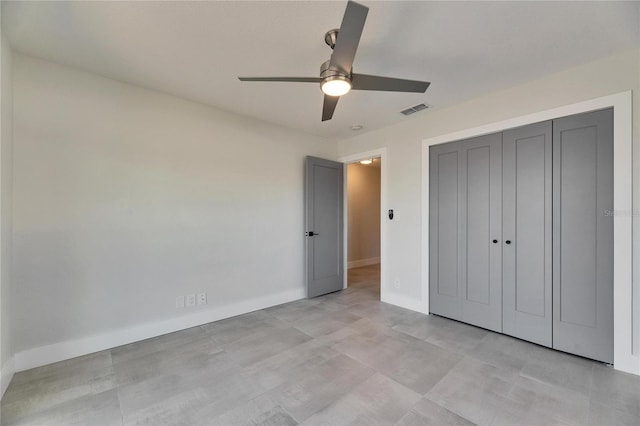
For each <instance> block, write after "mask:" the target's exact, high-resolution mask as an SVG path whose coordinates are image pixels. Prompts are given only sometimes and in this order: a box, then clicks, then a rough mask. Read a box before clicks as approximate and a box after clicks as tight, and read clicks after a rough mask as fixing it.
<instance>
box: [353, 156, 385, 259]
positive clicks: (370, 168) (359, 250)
mask: <svg viewBox="0 0 640 426" xmlns="http://www.w3.org/2000/svg"><path fill="white" fill-rule="evenodd" d="M376 161H377V162H378V163H377V164H375V163H374V164H369V165H363V164H360V163H352V164H348V165H347V204H348V208H347V212H348V220H349V223H348V225H349V226H348V227H347V229H348V233H349V235H348V236H347V238H348V241H349V244H348V251H349V253H348V256H347V259H348V263H349V267H358V266H364V265H367V264H373V263H378V262H379V261H380V164H379V161H380V160H379V159H377V160H376Z"/></svg>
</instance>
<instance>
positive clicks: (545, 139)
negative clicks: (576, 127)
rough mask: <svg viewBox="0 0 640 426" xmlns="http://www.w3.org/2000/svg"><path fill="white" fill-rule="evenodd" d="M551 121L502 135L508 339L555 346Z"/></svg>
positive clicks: (506, 330)
mask: <svg viewBox="0 0 640 426" xmlns="http://www.w3.org/2000/svg"><path fill="white" fill-rule="evenodd" d="M551 133H552V132H551V121H546V122H543V123H536V124H532V125H529V126H525V127H520V128H517V129H512V130H507V131H505V132H504V133H503V151H502V155H503V171H502V173H503V175H502V176H503V228H502V232H503V239H504V241H502V242H501V243H502V244H503V247H502V248H503V254H502V261H503V275H502V280H503V281H502V285H503V287H502V288H503V293H502V297H503V314H502V315H503V317H502V327H503V331H504V333H505V334H509V335H511V336H515V337H518V338H520V339H524V340H528V341H530V342H534V343H538V344H541V345H545V346H551V344H552V326H553V322H552V307H551V293H552V289H551V282H552V281H551V278H552V269H551V261H552V246H551V245H552V241H551V220H552V209H551V207H552V206H551V202H552V199H551V195H552V180H551V177H552V173H551V172H552V168H551V158H552V143H551V136H552V135H551Z"/></svg>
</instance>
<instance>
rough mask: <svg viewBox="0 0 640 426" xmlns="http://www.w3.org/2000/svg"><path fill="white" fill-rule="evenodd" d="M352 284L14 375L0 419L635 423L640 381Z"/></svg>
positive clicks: (361, 271)
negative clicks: (400, 303)
mask: <svg viewBox="0 0 640 426" xmlns="http://www.w3.org/2000/svg"><path fill="white" fill-rule="evenodd" d="M350 278H351V282H352V285H351V286H350V287H349V289H347V290H345V291H342V292H339V293H334V294H330V295H327V296H324V297H320V298H317V299H313V300H300V301H297V302H293V303H288V304H285V305H281V306H276V307H273V308H270V309H265V310H262V311H257V312H253V313H250V314H246V315H242V316H239V317H235V318H231V319H227V320H224V321H218V322H215V323H211V324H207V325H203V326H201V327H196V328H192V329H189V330H185V331H181V332H178V333H173V334H169V335H166V336H161V337H157V338H154V339H149V340H146V341H143V342H138V343H133V344H130V345H126V346H122V347H118V348H115V349H112V350H108V351H103V352H99V353H95V354H92V355H87V356H84V357H81V358H76V359H72V360H69V361H64V362H60V363H57V364H53V365H49V366H45V367H40V368H37V369H34V370H30V371H25V372H22V373H18V374H16V376H15V377H14V380H13V382H12V383H11V385H10V386H9V389H8V391H7V393H6V395H5V397H4V398H3V400H2V425H40V424H53V425H65V426H67V425H131V424H148V425H164V424H180V425H191V424H194V425H236V424H264V425H296V424H305V425H324V424H360V425H427V424H434V425H447V424H452V425H467V424H474V423H475V424H480V425H485V424H487V425H493V424H496V425H513V424H524V425H543V424H563V425H564V424H580V425H582V424H593V425H617V424H622V425H624V424H628V425H640V377H636V376H632V375H629V374H625V373H620V372H617V371H615V370H613V369H611V368H609V367H606V366H604V365H602V364H600V363H596V362H592V361H589V360H586V359H583V358H578V357H574V356H571V355H567V354H564V353H560V352H555V351H552V350H549V349H545V348H542V347H540V346H536V345H533V344H529V343H526V342H523V341H520V340H517V339H513V338H510V337H507V336H503V335H499V334H495V333H492V332H488V331H485V330H482V329H478V328H475V327H472V326H468V325H465V324H461V323H458V322H455V321H450V320H447V319H444V318H440V317H436V316H425V315H421V314H417V313H415V312H411V311H407V310H404V309H401V308H397V307H394V306H391V305H387V304H383V303H381V302H380V301H379V298H380V293H379V288H378V282H379V269H378V268H377V267H376V266H372V267H363V268H357V269H352V270H351V271H350Z"/></svg>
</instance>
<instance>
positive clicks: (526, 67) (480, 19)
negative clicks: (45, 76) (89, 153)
mask: <svg viewBox="0 0 640 426" xmlns="http://www.w3.org/2000/svg"><path fill="white" fill-rule="evenodd" d="M361 3H363V4H365V5H367V6H369V8H370V10H369V16H368V19H367V23H366V25H365V28H364V33H363V36H362V40H361V43H360V48H359V49H358V53H357V55H356V59H355V62H354V71H355V72H360V73H364V74H378V75H385V76H391V77H399V78H409V79H417V80H427V81H431V82H432V85H431V87H430V88H429V90H427V93H426V94H398V93H385V92H352V93H350V94H348V95H346V96H344V97H343V98H342V99H341V100H340V102H339V103H338V107H337V109H336V112H335V115H334V118H333V120H331V121H328V122H324V123H321V121H320V114H321V109H322V94H321V92H320V90H319V87H318V86H317V85H315V84H304V83H302V84H299V83H296V84H290V83H248V82H245V83H242V82H240V81H238V80H237V78H236V77H237V76H239V75H243V76H317V75H318V73H319V67H320V64H321V63H322V62H323V61H325V60H327V59H328V58H329V56H330V53H331V50H330V49H329V47H327V46H326V45H325V44H324V40H323V37H324V33H325V32H326V31H327V30H329V29H331V28H336V27H339V26H340V22H341V20H342V15H343V13H344V9H345V6H346V1H339V2H333V1H321V2H317V1H314V2H311V1H285V2H273V1H256V2H248V1H228V2H224V1H218V2H181V1H172V2H42V3H40V2H7V1H2V22H3V28H4V31H5V33H6V34H7V36H8V37H9V40H10V42H11V44H12V46H13V47H14V49H16V50H17V51H20V52H23V53H26V54H29V55H33V56H37V57H41V58H44V59H48V60H51V61H54V62H58V63H62V64H66V65H70V66H73V67H77V68H80V69H83V70H87V71H91V72H94V73H98V74H101V75H104V76H108V77H111V78H114V79H117V80H121V81H125V82H129V83H133V84H137V85H140V86H143V87H147V88H151V89H156V90H160V91H163V92H167V93H171V94H174V95H178V96H181V97H185V98H188V99H192V100H195V101H199V102H203V103H206V104H209V105H213V106H216V107H219V108H222V109H226V110H229V111H233V112H236V113H240V114H243V115H247V116H251V117H256V118H259V119H262V120H266V121H269V122H273V123H277V124H280V125H283V126H287V127H291V128H295V129H300V130H303V131H306V132H308V133H312V134H316V135H320V136H325V137H331V138H344V137H349V136H352V135H353V131H352V130H350V126H351V125H352V124H355V123H358V124H362V125H364V127H365V128H364V130H362V131H370V130H373V129H376V128H380V127H384V126H387V125H390V124H393V123H396V122H399V121H402V120H410V119H412V117H404V116H402V115H401V114H399V111H400V110H402V109H405V108H407V107H410V106H413V105H415V104H418V103H422V102H426V103H428V104H430V105H433V107H434V108H442V107H444V106H447V105H451V104H454V103H458V102H460V101H463V100H465V99H469V98H472V97H476V96H479V95H482V94H485V93H488V92H491V91H494V90H497V89H500V88H503V87H507V86H511V85H514V84H518V83H520V82H523V81H526V80H531V79H535V78H538V77H541V76H543V75H545V74H549V73H552V72H555V71H559V70H562V69H566V68H569V67H572V66H575V65H578V64H581V63H584V62H588V61H590V60H594V59H596V58H599V57H602V56H606V55H609V54H612V53H614V52H617V51H622V50H626V49H630V48H634V47H638V46H640V3H639V2H627V3H624V2H426V1H423V2H415V1H414V2H399V1H393V2H392V1H385V2H376V1H369V0H361ZM428 113H429V111H428V110H427V111H426V112H420V113H418V114H415V115H414V116H413V117H416V116H418V115H420V114H428Z"/></svg>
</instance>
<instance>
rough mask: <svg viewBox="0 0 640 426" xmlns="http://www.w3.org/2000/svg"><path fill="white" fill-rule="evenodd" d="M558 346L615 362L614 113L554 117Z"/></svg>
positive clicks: (555, 328)
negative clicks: (612, 213) (610, 213)
mask: <svg viewBox="0 0 640 426" xmlns="http://www.w3.org/2000/svg"><path fill="white" fill-rule="evenodd" d="M553 137H554V140H553V145H554V146H553V149H554V152H553V155H554V158H553V180H554V182H553V184H554V188H553V193H554V217H553V234H554V235H553V243H554V265H553V278H554V288H553V347H554V348H556V349H560V350H563V351H566V352H571V353H575V354H578V355H582V356H585V357H588V358H593V359H597V360H600V361H603V362H608V363H612V362H613V218H612V217H611V215H608V214H606V212H607V211H612V210H613V111H612V110H611V109H609V110H604V111H597V112H592V113H586V114H579V115H575V116H571V117H565V118H562V119H558V120H554V122H553Z"/></svg>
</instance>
